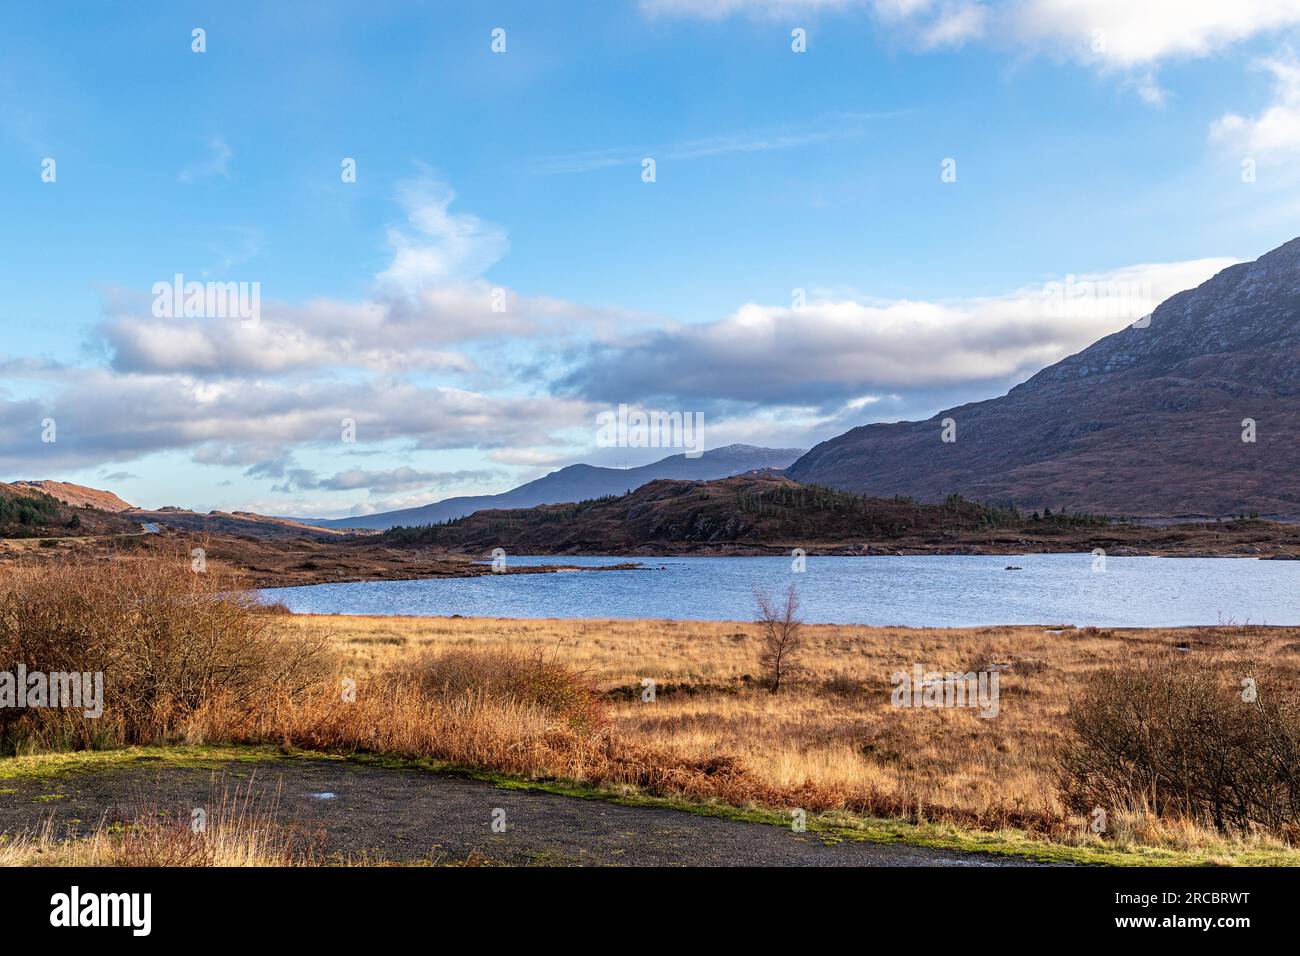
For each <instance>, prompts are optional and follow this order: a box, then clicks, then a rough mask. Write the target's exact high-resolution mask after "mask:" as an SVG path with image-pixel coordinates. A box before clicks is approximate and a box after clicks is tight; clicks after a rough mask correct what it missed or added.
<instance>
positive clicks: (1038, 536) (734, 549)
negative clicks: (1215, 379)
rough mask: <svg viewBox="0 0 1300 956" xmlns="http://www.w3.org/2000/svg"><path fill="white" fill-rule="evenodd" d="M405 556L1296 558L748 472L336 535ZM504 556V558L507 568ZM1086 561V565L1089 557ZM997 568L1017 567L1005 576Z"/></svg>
mask: <svg viewBox="0 0 1300 956" xmlns="http://www.w3.org/2000/svg"><path fill="white" fill-rule="evenodd" d="M344 542H345V543H349V542H350V543H354V544H359V543H363V542H364V543H365V544H366V545H367V546H369V547H375V548H386V549H388V550H389V551H390V552H401V551H406V552H409V553H411V554H413V555H428V554H437V553H440V552H459V553H462V554H475V555H479V556H487V555H488V554H490V553H491V552H492V550H493V549H495V548H503V549H505V551H506V553H507V555H512V554H626V555H675V554H781V555H785V556H787V557H788V558H792V557H793V555H792V552H793V551H794V549H795V548H803V549H804V550H805V551H806V552H807V553H808V554H815V555H818V554H851V555H860V554H889V555H893V554H900V553H901V554H1025V553H1031V552H1032V553H1038V552H1042V553H1046V552H1068V553H1073V554H1079V553H1084V552H1088V551H1091V550H1093V549H1094V548H1103V549H1105V550H1106V552H1107V553H1109V554H1114V555H1125V554H1182V555H1227V554H1235V555H1252V556H1255V557H1262V558H1275V557H1280V558H1298V557H1300V525H1297V524H1270V523H1269V522H1265V521H1260V520H1255V519H1245V520H1240V521H1237V520H1234V521H1225V522H1216V521H1207V522H1200V523H1185V524H1179V525H1175V526H1170V525H1160V526H1153V525H1149V524H1144V523H1137V522H1125V523H1119V522H1111V521H1109V520H1108V519H1106V518H1101V517H1098V516H1095V515H1083V514H1059V513H1058V514H1053V515H1050V516H1047V515H1038V514H1033V515H1027V514H1025V513H1023V512H1017V511H1015V510H1014V509H1010V508H1000V507H991V506H988V505H982V504H979V503H976V502H973V501H970V500H968V499H965V498H960V497H956V496H954V497H952V498H949V499H947V500H945V501H944V502H943V503H942V504H922V503H919V502H917V501H914V500H912V499H910V498H868V497H864V496H861V495H855V494H851V493H849V492H845V491H835V490H834V489H831V488H822V487H817V486H808V485H800V484H797V483H795V482H793V481H791V480H790V479H788V478H784V477H781V476H780V475H774V474H771V473H763V472H749V473H747V474H743V475H735V476H733V477H731V478H720V479H717V480H715V481H652V482H650V483H649V484H646V485H642V486H641V487H640V488H638V489H637V490H636V491H632V492H629V493H628V494H626V495H621V496H619V497H617V498H601V499H598V500H594V501H583V502H579V503H577V504H558V505H538V506H537V507H534V508H518V509H512V510H505V511H476V512H474V514H472V515H467V516H465V517H463V518H458V519H456V520H455V521H452V522H450V523H449V524H442V525H432V526H427V527H422V528H393V529H391V530H389V531H386V532H384V533H383V534H381V535H379V536H378V537H377V538H370V539H365V538H350V539H349V538H345V539H344ZM508 560H509V559H508V557H507V561H508ZM1088 560H1091V558H1089V559H1088ZM1008 570H1016V569H1015V568H1014V567H1012V568H1008Z"/></svg>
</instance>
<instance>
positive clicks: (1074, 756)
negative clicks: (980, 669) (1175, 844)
mask: <svg viewBox="0 0 1300 956" xmlns="http://www.w3.org/2000/svg"><path fill="white" fill-rule="evenodd" d="M1247 679H1249V681H1253V684H1252V683H1249V682H1247V683H1243V681H1247ZM1067 720H1068V722H1069V724H1070V726H1071V728H1072V729H1073V730H1074V733H1075V739H1074V740H1073V741H1071V742H1070V743H1069V744H1067V745H1066V746H1065V748H1064V749H1063V752H1062V754H1061V756H1060V761H1059V767H1058V776H1059V780H1060V785H1061V793H1062V797H1063V799H1064V800H1065V802H1066V803H1067V805H1068V806H1069V807H1070V808H1071V809H1073V810H1075V811H1077V812H1084V813H1086V812H1089V811H1091V810H1092V808H1094V807H1101V808H1102V809H1104V810H1106V811H1107V812H1113V811H1114V810H1116V809H1130V808H1135V807H1145V808H1147V809H1149V810H1150V811H1152V812H1154V813H1155V814H1156V815H1158V816H1161V817H1167V818H1182V819H1187V820H1192V821H1195V822H1197V823H1201V824H1205V825H1210V826H1213V827H1215V828H1216V829H1218V830H1219V831H1221V832H1226V831H1234V830H1235V831H1248V830H1252V829H1256V828H1263V829H1267V830H1270V831H1273V832H1283V833H1285V832H1288V831H1291V832H1294V830H1295V828H1296V827H1297V825H1300V705H1298V704H1297V700H1296V696H1295V686H1294V684H1292V683H1291V682H1289V681H1288V680H1286V679H1285V678H1283V677H1281V676H1279V675H1277V674H1275V673H1273V672H1271V671H1270V670H1268V669H1264V668H1260V667H1251V666H1244V665H1241V664H1235V665H1227V664H1224V663H1223V662H1220V661H1216V660H1214V659H1212V658H1207V657H1202V656H1200V655H1199V654H1197V655H1191V654H1188V653H1178V652H1175V653H1173V654H1164V655H1162V656H1160V657H1158V658H1156V659H1154V660H1150V661H1147V662H1142V663H1131V664H1126V665H1121V666H1118V667H1114V668H1109V669H1107V670H1105V671H1102V672H1100V673H1098V674H1096V675H1095V676H1094V678H1093V679H1092V680H1091V681H1090V683H1089V684H1088V685H1087V687H1086V688H1085V690H1084V692H1083V694H1082V695H1081V696H1080V698H1079V699H1078V700H1076V701H1075V702H1074V703H1073V704H1072V706H1071V708H1070V710H1069V712H1068V715H1067Z"/></svg>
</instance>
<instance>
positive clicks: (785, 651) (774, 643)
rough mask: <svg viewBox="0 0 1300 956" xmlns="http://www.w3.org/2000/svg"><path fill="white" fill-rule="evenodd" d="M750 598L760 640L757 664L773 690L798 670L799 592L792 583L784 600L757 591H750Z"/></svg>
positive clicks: (801, 639)
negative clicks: (755, 615)
mask: <svg viewBox="0 0 1300 956" xmlns="http://www.w3.org/2000/svg"><path fill="white" fill-rule="evenodd" d="M754 601H755V603H757V605H758V626H759V628H760V633H761V635H762V642H763V644H762V651H761V653H760V656H759V664H760V665H761V666H762V668H763V674H764V679H765V682H766V684H767V688H768V690H770V691H771V692H772V693H773V694H776V693H778V692H780V690H781V684H782V683H783V682H789V681H791V680H793V679H794V677H795V676H796V674H797V672H798V666H799V665H798V657H799V651H800V650H801V649H802V648H803V618H801V617H800V616H799V594H798V592H797V591H796V590H795V586H794V585H793V584H792V585H790V587H789V589H788V590H787V591H786V594H785V600H784V601H775V600H773V599H772V598H770V597H769V596H768V595H766V594H764V593H763V592H761V591H755V592H754Z"/></svg>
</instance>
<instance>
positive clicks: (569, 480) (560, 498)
mask: <svg viewBox="0 0 1300 956" xmlns="http://www.w3.org/2000/svg"><path fill="white" fill-rule="evenodd" d="M802 454H803V449H801V448H756V447H754V446H753V445H727V446H725V447H723V448H715V449H713V450H712V451H706V452H705V453H704V454H702V455H700V456H699V457H698V458H687V457H686V456H685V455H684V454H682V455H671V456H669V457H668V458H664V459H661V460H660V461H656V462H654V463H652V464H649V465H642V466H640V467H639V468H601V467H598V466H596V465H569V466H568V467H567V468H561V469H560V470H559V471H553V472H551V473H550V474H549V475H546V476H545V477H543V478H538V479H537V480H536V481H530V482H528V483H527V484H524V485H520V486H519V487H518V488H514V489H511V490H510V491H505V492H502V493H501V494H499V495H473V496H467V497H460V498H447V499H446V500H445V501H438V502H435V503H433V504H429V505H423V506H421V507H419V508H406V509H403V510H402V511H385V512H382V513H380V514H373V515H363V516H361V517H356V518H295V519H292V520H295V521H301V522H302V523H304V524H310V525H315V526H316V527H320V528H379V529H383V528H392V527H396V526H398V525H407V526H415V525H426V524H435V523H437V522H440V521H450V520H451V519H452V518H460V517H463V516H464V515H468V514H473V513H474V512H475V511H481V510H482V509H484V508H531V507H532V506H534V505H546V504H558V503H561V502H566V501H586V500H588V499H591V498H603V497H605V496H607V495H621V494H625V493H626V492H629V491H632V490H634V489H636V488H640V487H641V486H642V485H644V484H646V483H647V482H651V481H654V480H656V479H659V478H676V479H682V480H690V481H707V480H709V479H712V478H726V477H729V476H730V475H739V474H742V473H743V472H746V471H753V470H755V469H759V468H778V469H779V468H785V467H786V466H787V465H789V464H790V463H791V462H793V461H794V460H795V459H796V458H798V457H799V456H800V455H802Z"/></svg>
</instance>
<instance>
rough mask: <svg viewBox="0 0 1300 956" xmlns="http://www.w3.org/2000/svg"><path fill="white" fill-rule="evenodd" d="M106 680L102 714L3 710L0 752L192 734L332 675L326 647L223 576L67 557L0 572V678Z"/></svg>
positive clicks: (162, 558)
mask: <svg viewBox="0 0 1300 956" xmlns="http://www.w3.org/2000/svg"><path fill="white" fill-rule="evenodd" d="M18 664H23V665H25V666H26V668H27V670H28V671H29V672H31V671H43V672H46V673H49V672H73V671H76V672H81V673H94V672H103V674H104V702H103V703H104V713H103V716H102V717H100V718H97V719H89V718H85V717H83V716H82V712H81V711H79V710H61V709H54V708H42V709H39V710H31V709H10V708H5V709H0V748H3V749H5V750H8V751H9V752H14V751H16V750H19V749H24V748H25V749H49V748H54V747H58V748H66V747H96V746H105V745H108V744H111V743H156V742H163V741H168V740H174V739H178V738H183V737H186V736H192V735H193V734H194V733H195V732H196V731H197V729H198V726H197V724H196V723H195V721H194V720H193V718H194V716H195V715H196V714H198V713H199V712H200V711H202V710H205V709H210V708H212V707H214V706H216V705H218V704H220V705H221V706H224V707H227V708H233V709H236V710H248V709H251V708H253V707H254V706H259V705H267V704H268V702H270V701H272V700H274V699H277V698H282V697H294V696H297V695H300V694H302V693H303V692H304V691H305V690H306V689H307V688H308V686H310V685H311V683H312V682H313V681H314V680H316V679H317V678H318V677H319V676H320V675H321V674H322V673H324V669H325V666H326V665H325V655H324V647H323V641H322V640H320V639H317V640H303V639H302V638H301V637H297V636H293V637H290V636H288V635H286V633H284V632H283V631H282V629H281V627H280V625H279V624H278V622H277V621H276V615H274V614H273V613H267V612H266V610H265V608H264V607H263V606H262V605H260V604H259V603H258V601H257V599H256V598H255V596H253V595H251V594H249V593H247V592H244V591H241V590H239V587H238V582H237V581H236V580H234V579H233V578H231V577H230V576H228V575H225V574H223V573H222V572H221V571H219V570H217V569H211V570H209V571H207V572H205V573H195V572H192V571H191V570H190V559H189V555H188V554H186V553H184V552H183V551H179V550H178V551H175V552H174V553H172V552H168V551H164V552H160V553H156V554H149V555H145V556H140V557H130V558H125V557H121V558H116V559H113V560H110V561H103V560H94V559H87V558H83V557H79V556H66V557H60V558H57V559H54V560H51V561H48V562H42V563H40V564H39V565H27V564H16V565H14V566H11V567H9V568H7V569H5V571H4V572H3V573H0V670H3V669H13V668H16V667H17V665H18Z"/></svg>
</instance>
